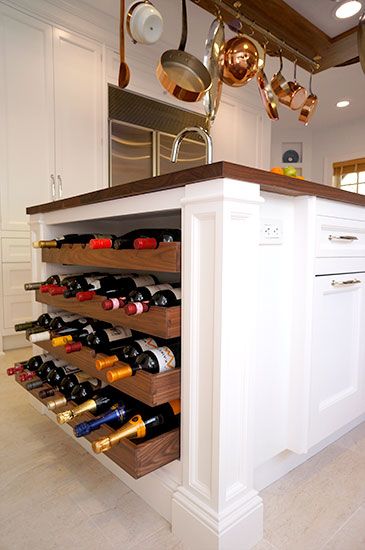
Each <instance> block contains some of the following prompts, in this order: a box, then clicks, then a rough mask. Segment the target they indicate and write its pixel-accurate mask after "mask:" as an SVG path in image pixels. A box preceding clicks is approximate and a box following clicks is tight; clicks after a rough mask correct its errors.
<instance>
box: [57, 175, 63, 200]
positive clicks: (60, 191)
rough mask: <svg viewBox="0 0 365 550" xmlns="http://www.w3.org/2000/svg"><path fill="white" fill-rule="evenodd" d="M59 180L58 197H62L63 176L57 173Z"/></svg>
mask: <svg viewBox="0 0 365 550" xmlns="http://www.w3.org/2000/svg"><path fill="white" fill-rule="evenodd" d="M57 182H58V197H59V198H60V199H62V195H63V187H62V178H61V176H60V175H59V174H58V175H57Z"/></svg>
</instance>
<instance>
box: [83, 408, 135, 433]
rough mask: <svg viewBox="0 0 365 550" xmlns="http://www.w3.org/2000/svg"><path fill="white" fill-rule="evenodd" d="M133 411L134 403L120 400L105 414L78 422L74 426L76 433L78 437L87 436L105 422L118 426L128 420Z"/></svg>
mask: <svg viewBox="0 0 365 550" xmlns="http://www.w3.org/2000/svg"><path fill="white" fill-rule="evenodd" d="M132 413H133V406H132V404H130V403H126V402H123V401H121V400H119V402H118V403H117V404H116V405H114V406H113V407H111V409H110V410H109V411H108V412H107V413H106V414H104V415H103V416H100V417H99V418H95V419H94V418H93V419H92V420H88V421H87V422H81V423H80V424H76V426H75V427H74V434H75V436H76V437H85V436H86V435H88V434H89V433H91V432H93V431H95V430H98V429H99V428H100V427H101V426H103V425H104V424H116V425H117V426H118V425H121V424H123V423H124V422H125V421H126V419H127V418H128V416H131V414H132Z"/></svg>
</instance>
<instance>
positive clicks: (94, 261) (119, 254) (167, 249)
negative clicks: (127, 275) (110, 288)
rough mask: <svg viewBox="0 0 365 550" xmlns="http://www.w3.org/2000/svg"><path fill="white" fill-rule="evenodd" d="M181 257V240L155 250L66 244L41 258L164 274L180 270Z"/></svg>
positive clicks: (47, 250)
mask: <svg viewBox="0 0 365 550" xmlns="http://www.w3.org/2000/svg"><path fill="white" fill-rule="evenodd" d="M180 257H181V246H180V243H161V244H160V246H159V247H158V248H157V249H156V250H113V249H101V250H92V249H90V248H89V247H88V246H82V245H63V246H62V247H61V248H44V249H43V250H42V261H43V262H48V263H52V264H64V265H80V266H82V265H87V266H92V267H100V266H103V267H104V268H107V267H109V268H113V269H128V270H136V271H148V272H153V271H157V272H164V273H180V268H181V265H180Z"/></svg>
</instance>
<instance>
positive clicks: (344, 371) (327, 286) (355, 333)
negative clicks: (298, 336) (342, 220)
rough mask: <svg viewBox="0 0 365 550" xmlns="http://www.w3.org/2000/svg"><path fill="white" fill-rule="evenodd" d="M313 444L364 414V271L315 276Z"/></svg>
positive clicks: (312, 368) (312, 392) (312, 363)
mask: <svg viewBox="0 0 365 550" xmlns="http://www.w3.org/2000/svg"><path fill="white" fill-rule="evenodd" d="M313 304H314V307H313V328H312V361H311V389H310V394H311V403H310V427H309V443H310V446H312V445H314V444H316V443H318V442H319V441H321V440H323V439H325V438H326V437H327V436H329V435H331V434H332V433H334V432H335V431H336V430H338V429H339V428H341V427H342V426H345V425H346V424H348V423H349V422H351V421H352V420H354V419H355V418H357V417H358V416H360V415H361V414H362V413H364V412H365V346H364V343H365V341H364V331H365V273H349V274H343V275H328V276H321V277H316V280H315V285H314V302H313Z"/></svg>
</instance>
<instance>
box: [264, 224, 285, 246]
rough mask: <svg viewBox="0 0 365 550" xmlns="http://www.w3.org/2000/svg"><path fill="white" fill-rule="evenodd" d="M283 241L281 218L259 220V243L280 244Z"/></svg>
mask: <svg viewBox="0 0 365 550" xmlns="http://www.w3.org/2000/svg"><path fill="white" fill-rule="evenodd" d="M282 242H283V222H282V221H281V220H269V219H263V220H261V225H260V244H281V243H282Z"/></svg>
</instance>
